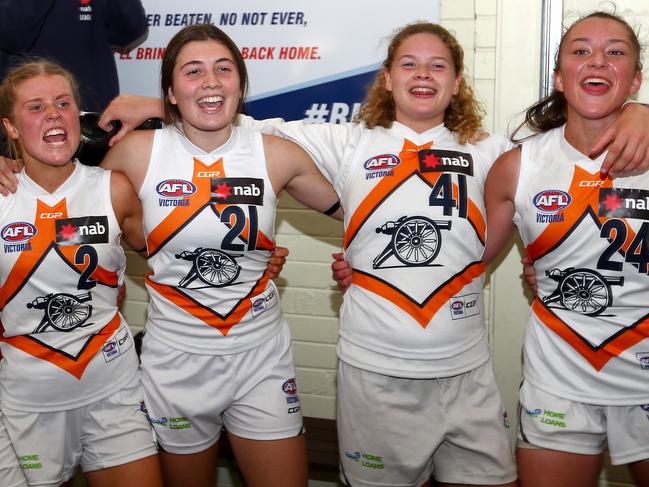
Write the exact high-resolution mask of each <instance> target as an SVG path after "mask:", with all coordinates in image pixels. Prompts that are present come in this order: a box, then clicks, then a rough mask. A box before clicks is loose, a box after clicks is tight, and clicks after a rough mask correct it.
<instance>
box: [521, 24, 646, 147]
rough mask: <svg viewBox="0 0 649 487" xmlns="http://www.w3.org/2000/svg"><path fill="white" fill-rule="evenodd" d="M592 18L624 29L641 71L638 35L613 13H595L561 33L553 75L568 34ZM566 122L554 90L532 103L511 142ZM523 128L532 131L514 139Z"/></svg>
mask: <svg viewBox="0 0 649 487" xmlns="http://www.w3.org/2000/svg"><path fill="white" fill-rule="evenodd" d="M593 18H596V19H608V20H613V21H615V22H617V23H619V24H620V25H622V26H623V27H624V29H625V30H626V31H627V33H628V34H629V41H630V43H631V47H632V48H633V50H634V54H635V64H636V69H637V70H638V71H642V61H641V56H642V46H641V45H640V41H639V40H638V35H637V34H636V32H635V31H634V30H633V28H631V26H630V25H629V24H628V22H627V21H626V20H624V19H623V18H622V17H620V16H619V15H616V14H615V13H609V12H603V11H597V12H593V13H591V14H588V15H586V16H584V17H581V18H579V19H578V20H576V21H575V22H573V24H572V25H571V26H570V27H569V28H568V29H567V30H566V31H565V32H564V33H563V36H561V42H560V43H559V47H558V48H557V52H556V54H555V56H554V71H555V73H556V72H557V71H559V69H560V68H561V50H562V48H563V45H564V41H565V39H566V37H567V36H568V33H569V32H570V31H571V30H572V29H573V28H574V27H575V26H576V25H577V24H579V23H580V22H583V21H584V20H587V19H593ZM567 120H568V116H567V112H566V98H565V96H564V95H563V93H562V92H560V91H558V90H557V89H556V88H554V89H553V90H552V92H551V93H550V94H549V95H548V96H546V97H545V98H543V99H541V100H539V101H538V102H536V103H534V104H533V105H532V106H530V107H529V108H528V109H527V110H526V111H525V120H524V121H523V122H522V123H521V124H520V125H519V126H518V127H516V130H514V132H513V133H512V136H511V140H512V142H514V143H520V142H522V141H524V140H526V139H529V138H530V137H533V136H534V135H536V134H539V133H543V132H547V131H549V130H551V129H554V128H557V127H561V126H562V125H563V124H565V123H566V121H567ZM523 128H528V129H529V130H531V131H532V134H531V135H528V136H525V137H520V138H518V137H516V135H517V134H518V132H519V131H520V130H521V129H523Z"/></svg>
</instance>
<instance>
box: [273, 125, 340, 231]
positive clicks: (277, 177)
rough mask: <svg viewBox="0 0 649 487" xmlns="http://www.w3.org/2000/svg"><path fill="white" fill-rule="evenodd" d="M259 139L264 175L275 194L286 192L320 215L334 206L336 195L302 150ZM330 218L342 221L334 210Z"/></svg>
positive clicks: (283, 142)
mask: <svg viewBox="0 0 649 487" xmlns="http://www.w3.org/2000/svg"><path fill="white" fill-rule="evenodd" d="M263 138H264V150H265V151H266V161H267V164H268V172H269V175H270V179H271V182H272V183H273V188H274V189H275V192H276V193H277V194H279V193H280V191H281V190H282V189H286V191H288V192H289V194H290V195H291V196H293V197H294V198H295V199H296V200H298V201H299V202H300V203H303V204H305V205H306V206H308V207H309V208H313V209H314V210H317V211H320V212H326V211H327V210H329V209H331V208H333V207H334V206H335V205H336V203H337V202H338V195H336V192H335V191H334V189H333V188H332V187H331V184H329V182H328V181H327V180H326V179H325V178H324V176H323V175H322V174H321V173H320V171H318V169H317V168H316V166H315V164H314V163H313V160H312V159H311V157H309V155H308V154H307V153H306V151H305V150H304V149H302V148H301V147H300V146H299V145H297V144H295V143H293V142H290V141H288V140H283V139H280V138H278V137H275V136H272V135H263ZM330 216H331V217H333V218H336V219H337V220H342V218H343V212H342V209H340V208H338V209H337V210H336V211H335V212H334V213H332V214H330Z"/></svg>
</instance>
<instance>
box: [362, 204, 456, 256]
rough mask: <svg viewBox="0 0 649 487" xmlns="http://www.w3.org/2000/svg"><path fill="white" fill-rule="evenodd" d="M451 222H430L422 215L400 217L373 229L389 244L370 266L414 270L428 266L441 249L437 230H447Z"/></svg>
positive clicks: (439, 234) (440, 237)
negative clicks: (410, 268)
mask: <svg viewBox="0 0 649 487" xmlns="http://www.w3.org/2000/svg"><path fill="white" fill-rule="evenodd" d="M452 223H453V222H452V221H451V220H431V219H430V218H428V217H426V216H402V217H401V218H399V219H398V220H390V221H388V222H386V223H384V224H383V225H381V226H380V227H378V228H376V229H375V231H376V233H383V234H385V235H388V236H389V237H390V242H389V243H388V244H387V245H386V246H385V248H384V249H383V251H382V252H381V253H380V254H379V255H377V256H376V257H375V258H374V261H373V262H372V267H373V268H374V269H381V268H384V267H402V266H406V267H414V266H426V265H431V264H432V263H433V261H434V260H435V258H436V257H437V255H438V254H439V251H440V250H441V248H442V233H441V230H450V229H451V224H452Z"/></svg>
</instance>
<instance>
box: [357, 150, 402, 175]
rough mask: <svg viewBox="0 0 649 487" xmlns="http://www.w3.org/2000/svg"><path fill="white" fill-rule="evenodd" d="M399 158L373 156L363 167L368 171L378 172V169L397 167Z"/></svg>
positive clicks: (387, 155) (392, 155) (391, 155)
mask: <svg viewBox="0 0 649 487" xmlns="http://www.w3.org/2000/svg"><path fill="white" fill-rule="evenodd" d="M399 162H401V161H400V160H399V158H398V157H397V156H395V155H394V154H381V155H379V156H374V157H372V158H370V159H368V160H367V161H365V164H363V166H364V167H365V169H366V170H368V171H378V170H380V169H392V168H393V167H397V166H398V165H399Z"/></svg>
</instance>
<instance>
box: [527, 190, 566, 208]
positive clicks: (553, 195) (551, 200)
mask: <svg viewBox="0 0 649 487" xmlns="http://www.w3.org/2000/svg"><path fill="white" fill-rule="evenodd" d="M571 201H572V198H571V196H570V195H569V194H568V193H566V192H565V191H561V190H560V189H546V190H545V191H541V192H540V193H536V195H535V196H534V199H533V200H532V203H534V206H536V209H537V210H539V211H540V212H541V213H558V212H560V211H561V210H563V209H565V208H567V207H568V205H570V202H571Z"/></svg>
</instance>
